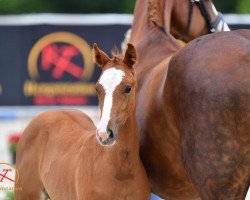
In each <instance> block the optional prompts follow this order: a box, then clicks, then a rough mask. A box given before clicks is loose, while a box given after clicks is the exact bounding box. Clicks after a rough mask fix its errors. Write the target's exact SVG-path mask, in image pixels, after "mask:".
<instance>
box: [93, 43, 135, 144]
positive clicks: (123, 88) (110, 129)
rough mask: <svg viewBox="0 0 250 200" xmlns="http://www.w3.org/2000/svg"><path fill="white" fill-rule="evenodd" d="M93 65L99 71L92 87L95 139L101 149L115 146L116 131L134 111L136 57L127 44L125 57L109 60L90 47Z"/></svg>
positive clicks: (114, 57) (133, 50)
mask: <svg viewBox="0 0 250 200" xmlns="http://www.w3.org/2000/svg"><path fill="white" fill-rule="evenodd" d="M93 48H94V59H95V62H96V63H97V64H98V65H99V66H100V67H101V68H102V74H101V76H100V78H99V80H98V81H97V83H96V90H97V93H98V98H99V106H100V110H101V120H100V122H99V124H98V126H97V132H96V137H97V139H98V141H99V142H100V144H101V145H105V146H111V145H113V144H115V142H116V139H117V136H118V131H119V129H120V127H121V125H123V124H124V123H125V121H126V120H127V118H128V117H129V116H131V114H132V113H133V112H134V110H135V100H136V77H135V73H134V69H133V66H134V64H135V62H136V61H137V53H136V50H135V48H134V46H133V45H132V44H128V46H127V49H126V53H125V56H124V57H122V56H121V55H119V54H115V53H114V54H113V58H109V57H108V55H107V54H105V53H104V52H103V51H101V50H100V49H99V48H98V47H97V45H96V44H94V47H93Z"/></svg>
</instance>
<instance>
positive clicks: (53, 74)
mask: <svg viewBox="0 0 250 200" xmlns="http://www.w3.org/2000/svg"><path fill="white" fill-rule="evenodd" d="M78 19H79V18H78ZM75 20H77V18H76V19H75ZM92 21H93V19H92ZM48 22H49V21H48ZM59 22H60V21H59ZM89 23H90V22H88V21H86V23H84V22H83V23H80V24H77V23H74V22H73V19H72V22H67V23H64V24H60V23H59V24H56V22H54V23H47V24H46V22H43V23H38V24H32V23H31V24H29V23H27V24H24V25H23V24H21V25H18V23H14V24H4V25H0V70H1V71H0V105H97V103H98V102H97V96H96V91H95V82H96V81H97V78H98V76H99V74H100V69H99V68H98V66H95V64H94V62H93V58H92V45H93V43H97V44H98V46H99V47H100V48H101V49H103V50H104V51H106V52H110V51H111V50H112V48H114V47H115V46H116V47H117V48H118V49H120V46H121V42H122V40H123V39H124V33H125V32H126V31H127V29H129V27H130V25H129V24H127V25H126V24H118V23H112V22H110V23H107V22H105V23H101V22H100V23H94V22H93V23H92V24H89ZM0 24H1V22H0ZM65 24H66V25H65Z"/></svg>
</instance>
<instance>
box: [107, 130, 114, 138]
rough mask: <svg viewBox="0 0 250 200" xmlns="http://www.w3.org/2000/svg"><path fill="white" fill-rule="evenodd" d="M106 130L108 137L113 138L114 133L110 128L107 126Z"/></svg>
mask: <svg viewBox="0 0 250 200" xmlns="http://www.w3.org/2000/svg"><path fill="white" fill-rule="evenodd" d="M107 132H108V135H109V138H114V133H113V131H112V130H111V129H109V128H108V130H107Z"/></svg>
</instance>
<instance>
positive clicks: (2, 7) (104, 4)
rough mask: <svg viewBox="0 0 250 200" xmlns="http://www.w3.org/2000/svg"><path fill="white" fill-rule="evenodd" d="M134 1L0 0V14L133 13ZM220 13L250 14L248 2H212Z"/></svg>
mask: <svg viewBox="0 0 250 200" xmlns="http://www.w3.org/2000/svg"><path fill="white" fill-rule="evenodd" d="M135 1H136V0H120V1H118V0H0V14H20V13H82V14H84V13H133V11H134V5H135ZM213 2H214V4H215V6H216V8H217V9H218V10H219V11H221V12H222V13H250V0H213Z"/></svg>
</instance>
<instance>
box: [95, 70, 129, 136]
mask: <svg viewBox="0 0 250 200" xmlns="http://www.w3.org/2000/svg"><path fill="white" fill-rule="evenodd" d="M124 76H125V73H124V71H122V70H119V69H116V68H114V67H112V68H109V69H107V70H105V71H104V72H103V74H102V76H101V77H100V79H99V83H100V84H101V85H102V87H103V88H104V91H105V97H104V103H103V109H102V117H101V121H100V122H99V124H98V126H97V130H98V131H99V132H106V130H107V126H108V122H109V120H110V113H111V109H112V102H113V92H114V91H115V89H116V87H117V86H118V85H119V84H120V83H121V82H122V79H123V77H124Z"/></svg>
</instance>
